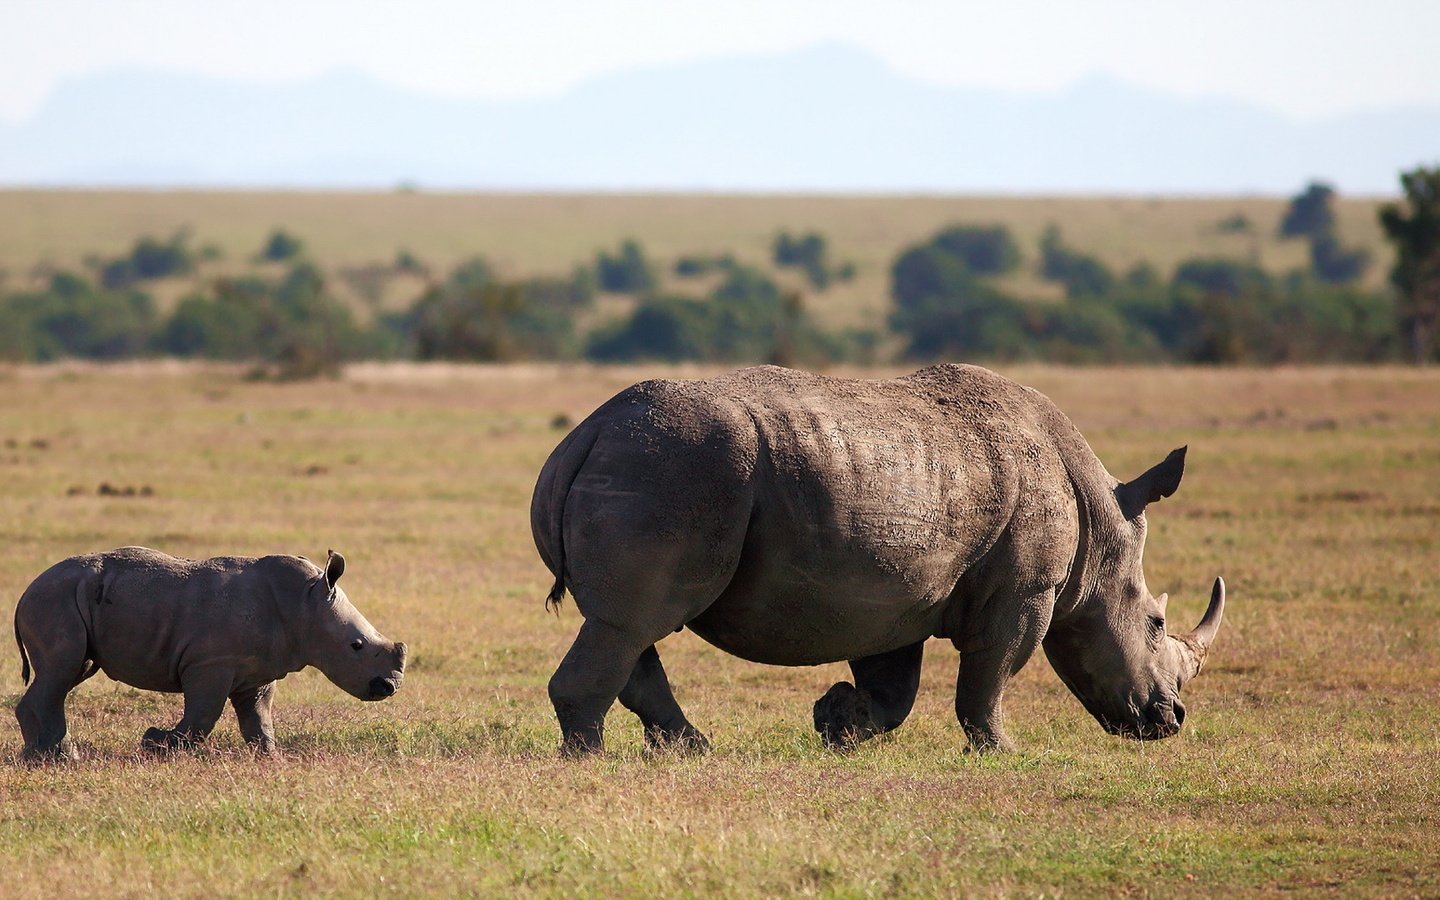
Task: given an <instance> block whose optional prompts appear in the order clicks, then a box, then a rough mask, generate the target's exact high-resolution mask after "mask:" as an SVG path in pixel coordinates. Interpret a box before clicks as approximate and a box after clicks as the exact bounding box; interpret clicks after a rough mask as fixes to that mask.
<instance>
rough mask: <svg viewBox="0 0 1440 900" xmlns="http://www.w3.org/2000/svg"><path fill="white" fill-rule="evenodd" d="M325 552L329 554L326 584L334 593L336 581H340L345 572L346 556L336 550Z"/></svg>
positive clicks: (326, 562)
mask: <svg viewBox="0 0 1440 900" xmlns="http://www.w3.org/2000/svg"><path fill="white" fill-rule="evenodd" d="M325 552H326V554H327V557H326V559H325V586H326V587H328V588H329V589H330V591H331V593H334V591H335V582H337V581H339V580H340V576H341V575H344V574H345V557H343V556H341V555H340V554H338V553H336V552H335V551H334V550H327V551H325Z"/></svg>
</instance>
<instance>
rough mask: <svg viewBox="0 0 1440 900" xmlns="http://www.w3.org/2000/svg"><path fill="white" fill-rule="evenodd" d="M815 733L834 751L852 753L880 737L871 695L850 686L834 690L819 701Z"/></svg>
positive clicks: (845, 684)
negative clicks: (871, 739) (851, 750)
mask: <svg viewBox="0 0 1440 900" xmlns="http://www.w3.org/2000/svg"><path fill="white" fill-rule="evenodd" d="M815 730H816V731H817V732H819V733H820V739H821V740H823V741H824V742H825V746H827V747H829V748H831V749H832V750H850V749H853V748H854V747H855V746H856V745H858V744H860V743H861V742H863V741H867V740H869V739H870V738H872V737H874V736H875V735H877V734H879V733H880V730H881V729H880V727H879V726H878V725H877V724H876V722H875V716H874V713H873V710H872V707H871V702H870V693H869V692H868V691H863V690H859V689H857V688H856V687H855V685H853V684H850V683H849V682H845V681H840V682H836V683H835V684H833V685H831V686H830V690H828V691H826V692H825V696H823V697H821V698H820V699H819V700H816V701H815Z"/></svg>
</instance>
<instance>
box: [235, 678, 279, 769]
mask: <svg viewBox="0 0 1440 900" xmlns="http://www.w3.org/2000/svg"><path fill="white" fill-rule="evenodd" d="M274 699H275V682H273V681H272V682H269V683H268V684H262V685H260V686H259V687H258V688H252V689H250V690H245V691H236V692H235V693H233V694H231V695H230V705H231V706H233V707H235V718H236V719H237V720H238V721H239V722H240V734H241V736H242V737H244V738H245V742H246V743H247V744H249V745H250V746H252V747H254V748H255V750H256V751H257V752H259V753H274V752H275V725H274V722H273V721H272V719H271V717H270V702H271V701H272V700H274Z"/></svg>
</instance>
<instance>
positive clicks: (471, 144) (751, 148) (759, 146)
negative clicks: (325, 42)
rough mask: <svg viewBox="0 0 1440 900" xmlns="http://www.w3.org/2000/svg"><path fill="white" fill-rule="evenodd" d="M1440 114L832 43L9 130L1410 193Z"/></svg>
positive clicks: (276, 178) (801, 169)
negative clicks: (491, 85)
mask: <svg viewBox="0 0 1440 900" xmlns="http://www.w3.org/2000/svg"><path fill="white" fill-rule="evenodd" d="M1437 162H1440V108H1428V107H1426V108H1410V109H1394V110H1389V111H1385V112H1372V113H1363V114H1356V115H1350V116H1345V117H1342V118H1335V119H1330V120H1327V121H1321V122H1297V121H1293V120H1290V119H1287V118H1285V117H1284V116H1281V115H1279V114H1276V113H1273V112H1269V111H1267V110H1264V109H1261V108H1259V107H1255V106H1249V105H1246V104H1243V103H1238V102H1234V101H1229V100H1219V99H1209V100H1186V99H1180V98H1176V97H1172V96H1166V95H1163V94H1159V93H1155V92H1152V91H1147V90H1141V89H1138V88H1135V87H1132V86H1128V85H1126V84H1123V83H1121V82H1118V81H1116V80H1114V79H1111V78H1107V77H1092V78H1090V79H1087V80H1084V81H1081V82H1079V83H1077V84H1075V85H1073V86H1072V87H1070V88H1069V89H1067V90H1064V91H1061V92H1057V93H1049V94H1020V93H1004V92H997V91H988V90H971V89H959V88H946V87H937V86H934V85H928V84H924V83H921V82H917V81H914V80H911V79H908V78H906V77H904V76H901V75H899V74H898V73H896V72H895V71H893V70H892V69H890V68H889V67H888V66H886V65H885V64H884V63H883V62H881V61H879V60H877V59H876V58H874V57H872V56H869V55H867V54H865V53H863V52H861V51H858V50H854V49H851V48H848V47H841V46H819V47H814V48H810V49H807V50H802V51H797V52H793V53H787V54H782V55H775V56H764V57H754V58H745V59H727V60H722V61H715V62H699V63H687V64H682V65H673V66H666V67H659V68H650V69H644V70H636V71H629V72H624V73H619V74H614V75H607V76H604V77H600V78H595V79H593V80H590V81H587V82H585V83H582V84H580V85H579V86H577V87H575V88H574V89H572V90H570V91H568V92H566V93H564V94H563V95H560V96H556V97H551V98H544V99H535V100H524V101H489V100H456V99H447V98H441V97H436V96H432V95H428V94H424V93H419V92H415V91H410V90H402V89H398V88H395V87H392V86H388V85H385V84H383V83H380V82H378V81H376V80H374V79H373V78H371V77H369V76H367V75H365V74H362V73H359V72H355V71H337V72H333V73H331V74H328V75H325V76H322V77H318V78H315V79H312V80H308V81H302V82H297V83H294V84H289V85H259V84H250V83H244V82H238V81H227V80H222V79H215V78H207V77H200V76H194V75H185V74H175V73H165V72H152V71H139V70H130V69H124V70H110V71H105V72H100V73H96V74H92V75H88V76H85V77H82V78H76V79H72V80H69V81H67V82H65V83H63V84H62V85H61V86H60V87H59V88H58V89H57V90H56V91H55V93H54V94H53V95H52V96H51V97H50V98H49V99H48V100H47V101H46V102H45V103H44V104H43V105H42V106H41V108H40V109H39V110H38V111H37V112H36V113H35V114H34V115H33V116H31V117H30V118H29V119H28V120H26V121H23V122H21V123H19V124H17V125H13V126H7V125H0V184H6V185H58V186H102V185H103V186H144V187H163V186H234V187H271V186H278V187H309V188H339V187H358V188H389V187H394V186H396V185H397V184H402V183H413V184H416V185H419V186H421V187H427V188H472V189H507V190H525V189H542V190H716V191H731V190H735V191H826V192H868V191H884V192H966V193H974V192H1045V193H1049V192H1063V193H1075V192H1083V193H1224V194H1235V193H1251V192H1258V193H1273V194H1283V193H1293V192H1295V191H1296V190H1297V189H1299V188H1300V187H1302V186H1303V185H1304V184H1305V182H1306V181H1307V180H1308V179H1310V178H1321V179H1323V180H1326V181H1329V182H1331V183H1332V184H1335V185H1337V186H1338V187H1339V189H1340V190H1341V192H1342V193H1348V194H1390V193H1393V192H1395V191H1396V190H1397V174H1398V172H1399V171H1400V170H1401V169H1407V168H1413V167H1414V166H1416V165H1420V164H1427V165H1429V164H1436V163H1437Z"/></svg>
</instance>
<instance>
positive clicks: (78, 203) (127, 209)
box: [0, 185, 1390, 327]
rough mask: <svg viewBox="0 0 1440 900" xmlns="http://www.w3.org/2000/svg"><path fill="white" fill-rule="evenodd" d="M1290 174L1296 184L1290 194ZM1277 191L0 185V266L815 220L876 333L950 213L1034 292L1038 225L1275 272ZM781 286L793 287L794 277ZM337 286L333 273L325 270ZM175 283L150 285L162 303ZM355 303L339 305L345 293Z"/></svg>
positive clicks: (528, 251)
mask: <svg viewBox="0 0 1440 900" xmlns="http://www.w3.org/2000/svg"><path fill="white" fill-rule="evenodd" d="M1298 188H1299V185H1297V190H1298ZM1285 204H1286V201H1285V200H1284V199H1281V198H1265V197H1235V198H1145V197H1133V198H1115V197H958V196H956V197H886V196H857V197H820V196H725V195H683V194H669V195H667V194H660V195H629V194H541V195H525V194H431V193H399V192H392V193H300V192H287V193H260V192H229V193H205V192H189V191H185V192H92V191H14V190H12V191H0V270H9V271H10V273H11V274H10V281H12V282H19V281H21V280H23V279H24V278H25V277H26V275H27V273H29V272H30V271H31V270H32V269H33V268H34V267H35V266H36V264H37V263H44V264H47V265H52V266H55V265H60V266H73V265H76V264H77V263H79V262H80V260H81V259H82V258H83V257H84V256H85V255H86V254H89V253H98V254H111V255H113V254H118V253H121V252H123V251H125V250H127V249H128V248H129V247H130V245H131V244H132V243H133V242H134V240H135V239H136V238H137V237H139V236H140V235H145V234H150V235H155V236H162V237H163V236H168V235H169V234H171V233H173V232H174V231H175V230H176V229H178V228H181V227H189V228H191V229H192V230H193V232H194V236H195V241H196V243H197V244H203V243H208V242H213V243H216V244H218V245H219V246H220V247H221V248H222V249H223V250H224V251H225V253H226V257H227V260H226V261H225V262H223V263H221V264H219V265H218V267H217V266H211V267H209V268H208V269H207V272H208V273H210V274H213V273H214V272H217V271H224V270H226V269H227V268H234V267H237V266H240V265H243V264H244V263H245V261H246V260H247V259H248V258H249V257H251V256H253V255H254V254H255V253H256V252H257V251H258V250H259V248H260V246H261V244H262V242H263V241H264V239H265V236H266V235H267V234H268V233H269V232H270V230H271V229H273V228H275V227H280V226H283V227H284V228H286V229H287V230H289V231H291V232H292V233H295V234H298V235H299V236H301V237H302V238H303V239H304V240H305V241H306V244H307V248H308V249H309V251H310V253H311V255H312V256H313V257H314V258H315V260H316V261H317V262H319V263H320V264H321V265H322V266H323V267H324V268H326V269H327V270H328V271H330V272H331V273H332V274H336V275H338V273H339V271H340V270H341V269H342V268H344V267H346V266H356V265H361V264H364V263H371V262H389V261H392V260H393V259H394V258H395V254H396V251H397V250H398V249H399V248H401V247H405V248H408V249H409V250H411V251H412V252H414V253H415V254H417V255H418V256H419V257H420V258H421V259H423V260H426V261H428V262H430V263H431V264H433V265H435V266H437V267H439V268H440V269H442V270H443V269H444V268H446V267H448V266H450V265H453V264H454V263H455V262H458V261H459V260H461V259H465V258H467V257H470V256H473V255H476V254H482V255H484V256H486V257H487V258H489V259H490V260H491V261H492V262H493V263H495V264H496V265H497V266H498V267H499V268H500V269H501V271H502V272H505V273H507V274H509V275H511V276H518V275H531V274H564V273H567V272H569V270H570V267H571V266H572V265H574V264H575V263H578V262H589V261H592V260H593V259H594V255H595V252H596V251H597V250H599V249H602V248H603V249H609V250H611V251H613V250H614V249H615V247H616V246H617V245H618V243H619V242H620V240H621V239H622V238H625V237H627V236H629V237H635V238H637V239H639V240H640V241H641V243H642V244H643V245H644V247H645V248H646V250H647V252H649V253H650V254H651V255H652V256H653V257H654V258H656V259H657V260H659V261H661V262H662V263H664V264H665V265H666V266H667V267H668V266H669V265H671V264H673V262H674V260H675V258H676V257H678V256H680V255H682V254H685V253H696V252H701V253H711V252H715V253H719V252H731V253H734V254H735V255H736V256H737V257H738V258H740V259H742V260H744V261H747V262H751V263H754V264H757V265H758V264H767V265H768V263H769V259H770V244H771V241H772V240H773V239H774V237H775V235H776V234H777V233H778V232H779V231H780V230H781V229H790V230H792V231H795V230H809V229H817V230H819V231H821V232H823V233H824V234H825V235H827V236H828V237H829V239H830V243H831V247H832V252H833V253H834V254H835V255H836V257H837V259H849V260H853V261H854V262H855V263H856V264H857V266H858V275H857V277H856V279H855V280H854V281H852V282H850V283H848V284H842V285H837V286H835V287H833V288H832V289H831V290H829V291H827V292H825V293H823V294H819V295H816V296H814V297H811V298H810V301H809V303H810V308H811V309H812V310H813V311H814V312H815V313H816V314H817V315H818V316H819V317H820V318H821V320H822V321H824V322H825V323H827V324H829V325H831V326H837V327H838V326H868V327H880V326H881V325H882V324H883V322H884V317H885V313H886V310H887V304H888V302H889V301H888V293H887V292H888V290H889V284H888V278H889V268H890V263H891V262H892V261H893V259H894V257H895V255H896V253H897V251H898V250H899V249H900V248H901V247H903V246H905V245H906V244H909V243H913V242H915V241H918V240H921V239H924V238H926V237H929V236H930V235H931V234H933V233H934V232H935V231H936V230H938V229H939V228H941V227H943V226H945V225H949V224H953V223H956V222H959V223H967V224H990V223H1003V224H1005V225H1008V226H1009V227H1010V228H1011V229H1012V231H1013V233H1014V235H1015V237H1016V240H1018V241H1019V242H1020V244H1021V247H1022V250H1023V252H1024V253H1025V255H1026V257H1027V259H1026V270H1025V271H1024V272H1022V273H1020V274H1019V275H1017V276H1015V277H1013V278H1011V279H1010V280H1009V281H1008V282H1007V283H1008V286H1009V287H1011V288H1013V289H1015V290H1017V291H1020V292H1022V293H1028V294H1034V295H1037V296H1045V295H1047V294H1051V293H1054V287H1053V285H1049V284H1047V283H1045V282H1043V281H1041V280H1040V279H1039V277H1038V275H1037V274H1036V272H1035V271H1034V269H1035V266H1036V265H1037V264H1038V252H1039V251H1038V250H1037V249H1036V248H1037V245H1038V241H1039V238H1040V234H1041V232H1042V231H1043V230H1044V229H1045V227H1046V226H1047V225H1049V224H1051V223H1054V224H1056V225H1058V226H1060V228H1061V229H1062V230H1063V232H1064V235H1065V239H1066V241H1067V243H1069V244H1071V245H1073V246H1074V247H1076V248H1077V249H1079V250H1082V251H1084V252H1087V253H1094V254H1096V255H1098V256H1099V257H1100V258H1101V259H1103V260H1105V261H1106V262H1107V263H1109V264H1110V265H1111V266H1113V267H1115V268H1117V269H1119V270H1123V269H1125V268H1128V267H1129V266H1132V265H1134V264H1136V263H1138V262H1149V263H1150V264H1152V265H1154V266H1156V267H1157V268H1159V269H1160V270H1161V271H1162V272H1167V273H1168V272H1169V271H1170V270H1171V269H1172V268H1173V267H1174V266H1175V264H1176V263H1178V262H1179V261H1180V260H1182V259H1185V258H1188V257H1191V256H1199V255H1218V256H1227V257H1233V258H1242V259H1249V258H1254V259H1256V260H1257V261H1258V262H1259V263H1260V264H1262V265H1263V266H1265V267H1266V268H1267V269H1269V270H1270V271H1273V272H1276V273H1280V272H1285V271H1289V270H1291V269H1295V268H1300V267H1303V266H1305V265H1306V264H1307V262H1308V259H1307V255H1306V253H1307V251H1306V249H1305V245H1304V243H1303V242H1300V241H1279V240H1277V239H1276V238H1275V229H1276V227H1277V225H1278V224H1279V221H1280V218H1281V216H1282V215H1283V213H1284V209H1285ZM1378 205H1379V201H1378V200H1374V199H1344V200H1341V201H1339V202H1338V204H1337V208H1336V216H1337V219H1338V222H1339V231H1340V235H1341V239H1342V240H1343V241H1344V242H1346V243H1347V244H1355V245H1358V246H1363V247H1366V248H1368V249H1370V250H1371V251H1372V252H1373V253H1374V255H1375V257H1376V260H1377V261H1376V264H1375V265H1373V266H1372V267H1371V270H1370V273H1369V277H1368V281H1369V282H1370V283H1371V284H1379V283H1381V282H1382V281H1383V280H1384V278H1385V274H1386V271H1387V269H1388V267H1389V259H1390V251H1389V248H1388V246H1386V245H1385V242H1384V238H1383V237H1382V235H1381V232H1380V227H1379V225H1378V223H1377V222H1376V208H1377V206H1378ZM1237 213H1240V214H1243V215H1245V216H1247V217H1248V218H1249V219H1250V221H1251V222H1252V223H1253V225H1254V227H1255V229H1256V231H1257V235H1256V236H1254V237H1251V236H1248V235H1235V234H1222V233H1220V232H1219V231H1218V230H1217V229H1216V227H1215V226H1216V225H1217V223H1219V222H1220V221H1221V220H1223V219H1226V218H1229V217H1230V216H1233V215H1235V214H1237ZM788 281H789V282H790V283H792V284H793V285H794V286H795V287H797V288H799V287H801V286H802V285H801V282H800V281H799V280H796V279H794V278H788ZM331 286H332V287H333V288H334V289H335V290H337V291H338V292H340V293H342V294H343V293H345V292H346V291H347V290H348V289H347V287H346V285H345V283H344V281H343V279H341V278H339V277H336V278H332V279H331ZM187 287H188V282H185V281H180V282H172V283H168V284H162V285H160V286H158V288H157V294H158V296H159V299H160V300H161V302H162V305H163V304H168V303H169V302H172V301H173V300H174V299H176V298H177V297H178V296H179V295H180V294H181V293H183V291H184V290H185V289H186V288H187ZM418 293H419V286H418V284H417V283H413V280H411V279H406V280H401V281H398V282H396V283H395V284H393V285H391V287H390V290H389V292H388V294H387V297H386V302H387V303H388V304H389V305H395V304H400V303H405V302H408V301H412V300H414V298H415V296H416V295H418ZM352 299H355V300H356V302H357V303H359V302H360V301H359V300H358V298H353V297H352Z"/></svg>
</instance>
